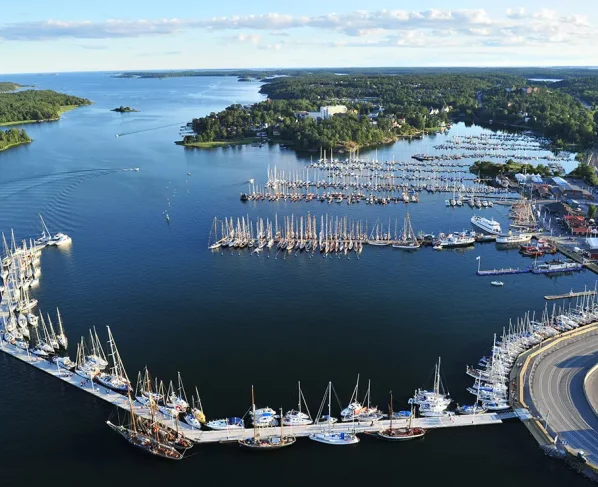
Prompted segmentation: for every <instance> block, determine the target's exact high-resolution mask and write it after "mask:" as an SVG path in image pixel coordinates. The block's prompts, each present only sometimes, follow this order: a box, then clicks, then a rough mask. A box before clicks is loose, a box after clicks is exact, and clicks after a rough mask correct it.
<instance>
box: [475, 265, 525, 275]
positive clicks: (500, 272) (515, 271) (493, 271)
mask: <svg viewBox="0 0 598 487" xmlns="http://www.w3.org/2000/svg"><path fill="white" fill-rule="evenodd" d="M530 272H532V267H531V266H530V267H524V268H523V269H522V268H521V267H508V268H506V269H491V270H487V271H482V270H480V269H478V270H477V272H476V274H477V275H478V276H504V275H506V274H528V273H530Z"/></svg>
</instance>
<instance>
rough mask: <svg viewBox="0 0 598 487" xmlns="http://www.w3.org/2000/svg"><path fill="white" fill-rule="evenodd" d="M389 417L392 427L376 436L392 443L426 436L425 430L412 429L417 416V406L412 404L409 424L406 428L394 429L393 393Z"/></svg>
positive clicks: (389, 404)
mask: <svg viewBox="0 0 598 487" xmlns="http://www.w3.org/2000/svg"><path fill="white" fill-rule="evenodd" d="M388 415H389V417H390V425H389V427H388V428H386V429H383V430H380V431H378V432H377V433H376V436H378V437H379V438H382V439H384V440H391V441H407V440H414V439H416V438H421V437H422V436H424V435H425V434H426V430H425V429H423V428H417V427H416V428H413V427H411V422H412V421H413V417H414V416H415V406H414V405H413V404H411V413H410V414H409V422H408V424H407V427H406V428H393V427H392V420H393V417H394V414H393V412H392V391H391V392H390V402H389V403H388Z"/></svg>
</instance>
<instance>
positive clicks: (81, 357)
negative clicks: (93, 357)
mask: <svg viewBox="0 0 598 487" xmlns="http://www.w3.org/2000/svg"><path fill="white" fill-rule="evenodd" d="M76 362H77V367H76V368H75V374H77V375H79V376H81V377H83V378H84V379H90V380H93V378H94V377H95V376H96V375H98V374H99V373H100V372H101V369H100V368H99V367H98V366H97V365H96V364H95V363H94V362H91V361H88V360H87V358H86V354H85V340H84V339H83V337H81V343H78V344H77V359H76Z"/></svg>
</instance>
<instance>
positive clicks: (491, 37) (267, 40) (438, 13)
mask: <svg viewBox="0 0 598 487" xmlns="http://www.w3.org/2000/svg"><path fill="white" fill-rule="evenodd" d="M309 29H312V30H318V31H325V32H326V33H327V37H329V38H328V39H326V40H324V41H318V40H317V39H318V36H317V35H312V33H311V32H309ZM188 30H195V31H199V32H203V33H204V34H206V33H207V34H208V35H209V34H210V33H216V32H222V33H226V32H228V33H232V32H234V31H242V32H241V33H239V34H237V35H234V36H229V37H225V38H224V39H225V40H226V41H227V42H229V43H232V42H236V43H244V44H247V45H253V46H256V47H258V48H260V49H272V50H280V49H282V48H283V47H284V48H291V47H294V48H301V47H304V48H305V47H306V45H307V44H311V45H315V44H317V45H327V46H336V47H363V46H365V47H374V46H380V47H391V46H393V47H403V48H411V47H451V46H458V45H460V46H462V47H463V48H467V49H471V48H472V47H473V46H475V45H477V46H514V45H517V46H526V45H528V46H540V45H545V44H561V45H563V46H575V45H578V44H581V43H586V44H587V42H588V38H589V37H591V36H593V35H594V34H593V28H592V25H591V24H590V22H589V20H588V18H587V17H586V16H583V15H579V14H574V13H569V12H567V13H566V14H562V13H559V12H556V11H554V10H547V9H542V10H538V11H535V12H528V11H526V10H525V9H523V8H514V9H507V10H506V12H505V13H504V14H503V15H493V16H490V14H489V13H488V12H487V11H486V10H484V9H456V10H451V9H429V10H421V11H407V10H400V9H395V10H378V11H365V10H359V11H352V12H345V13H328V14H322V15H313V16H301V15H288V14H280V13H267V14H261V15H246V16H231V17H213V18H207V19H177V18H172V19H157V20H143V19H140V20H118V19H114V20H107V21H103V22H92V21H57V20H48V21H43V22H21V23H13V24H4V25H1V24H0V40H6V41H45V40H52V39H62V38H76V39H107V38H127V37H128V38H133V37H142V36H167V35H172V34H176V33H178V32H182V31H188ZM300 31H302V34H299V35H298V36H297V38H294V39H293V38H292V36H294V35H295V34H296V33H298V32H300ZM303 31H307V32H308V34H309V36H310V38H311V39H313V40H310V41H309V42H305V38H306V35H305V32H303ZM282 37H284V38H285V41H284V42H279V41H280V40H282V39H280V38H282ZM286 38H289V40H288V41H286ZM301 39H303V41H302V40H301Z"/></svg>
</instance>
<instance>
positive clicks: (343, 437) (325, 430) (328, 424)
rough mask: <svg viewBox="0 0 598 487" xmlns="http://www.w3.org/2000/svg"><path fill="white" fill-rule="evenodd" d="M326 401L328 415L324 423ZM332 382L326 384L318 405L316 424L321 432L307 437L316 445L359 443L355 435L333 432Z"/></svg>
mask: <svg viewBox="0 0 598 487" xmlns="http://www.w3.org/2000/svg"><path fill="white" fill-rule="evenodd" d="M326 399H328V415H326V416H325V418H326V421H321V420H320V419H321V418H324V417H323V416H322V410H323V408H324V404H325V403H326ZM331 402H332V382H328V387H327V388H326V393H325V394H324V398H323V399H322V404H321V405H320V410H319V412H318V416H317V417H316V423H317V424H320V425H322V431H319V432H317V433H312V434H310V435H309V439H310V440H313V441H317V442H318V443H325V444H327V445H337V446H338V445H354V444H356V443H359V437H358V436H357V435H356V434H355V433H350V432H344V431H341V432H339V431H334V428H333V424H334V422H333V421H332V412H331V409H332V404H331Z"/></svg>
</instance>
